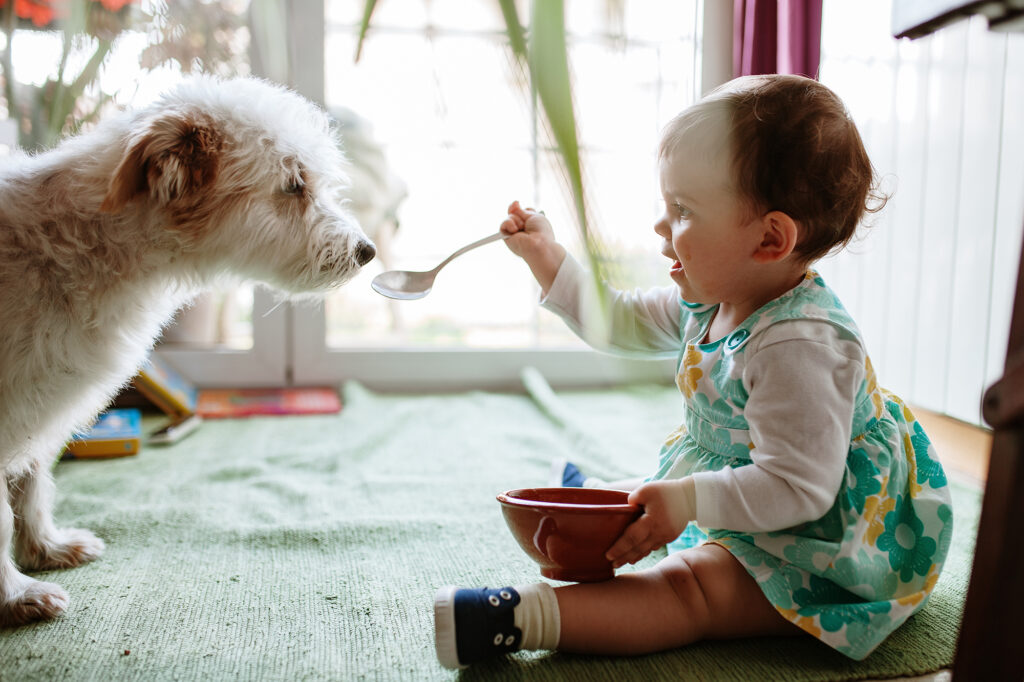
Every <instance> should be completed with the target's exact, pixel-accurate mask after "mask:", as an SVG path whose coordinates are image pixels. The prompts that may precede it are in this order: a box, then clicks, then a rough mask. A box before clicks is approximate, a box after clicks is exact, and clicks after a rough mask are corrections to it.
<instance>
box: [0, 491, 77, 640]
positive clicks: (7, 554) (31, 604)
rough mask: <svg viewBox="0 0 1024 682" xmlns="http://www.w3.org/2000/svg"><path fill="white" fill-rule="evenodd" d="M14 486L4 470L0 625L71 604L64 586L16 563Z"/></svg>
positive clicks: (51, 615)
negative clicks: (29, 573)
mask: <svg viewBox="0 0 1024 682" xmlns="http://www.w3.org/2000/svg"><path fill="white" fill-rule="evenodd" d="M10 488H11V482H10V481H9V480H8V479H7V478H6V477H5V476H4V475H3V473H0V626H10V625H22V624H23V623H31V622H32V621H37V620H45V619H48V618H54V617H56V616H59V615H60V614H61V613H63V612H64V609H66V608H67V606H68V595H67V592H65V591H64V590H63V589H61V587H60V585H56V584H54V583H44V582H42V581H39V580H33V579H32V578H30V577H28V576H27V575H24V574H23V573H21V572H20V571H19V570H18V569H17V567H16V566H15V565H14V561H13V559H12V557H11V545H12V544H13V542H14V527H15V526H14V512H13V510H12V509H11V495H10Z"/></svg>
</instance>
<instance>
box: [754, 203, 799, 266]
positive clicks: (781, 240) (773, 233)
mask: <svg viewBox="0 0 1024 682" xmlns="http://www.w3.org/2000/svg"><path fill="white" fill-rule="evenodd" d="M760 228H761V243H760V244H758V247H757V250H756V251H755V252H754V260H756V261H757V262H759V263H772V262H775V261H780V260H782V259H783V258H785V257H786V256H788V255H789V254H791V253H793V250H794V249H795V248H796V244H797V242H798V241H799V239H800V230H799V228H798V227H797V224H796V221H795V220H793V219H792V218H790V217H789V214H787V213H783V212H782V211H769V212H768V213H765V214H764V215H763V216H761V222H760Z"/></svg>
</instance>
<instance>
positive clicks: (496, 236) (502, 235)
mask: <svg viewBox="0 0 1024 682" xmlns="http://www.w3.org/2000/svg"><path fill="white" fill-rule="evenodd" d="M511 236H512V235H510V234H505V233H504V232H496V233H495V234H492V235H488V236H486V237H484V238H483V239H478V240H476V241H475V242H473V243H472V244H466V245H465V246H463V247H462V248H461V249H459V250H458V251H456V252H455V253H453V254H452V255H450V256H448V257H447V258H445V259H444V260H443V261H441V262H440V264H438V266H437V267H436V268H434V270H440V269H441V268H443V267H444V266H446V265H448V263H450V262H451V261H452V260H453V259H455V258H458V257H459V256H461V255H462V254H464V253H466V252H467V251H472V250H473V249H475V248H476V247H478V246H483V245H484V244H490V243H491V242H496V241H498V240H499V239H508V238H509V237H511Z"/></svg>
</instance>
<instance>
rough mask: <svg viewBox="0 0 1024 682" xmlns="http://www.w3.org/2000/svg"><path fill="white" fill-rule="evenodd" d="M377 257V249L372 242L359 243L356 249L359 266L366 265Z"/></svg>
mask: <svg viewBox="0 0 1024 682" xmlns="http://www.w3.org/2000/svg"><path fill="white" fill-rule="evenodd" d="M376 255H377V249H376V248H375V247H374V246H373V244H371V243H370V242H359V246H357V247H356V262H358V263H359V265H366V264H367V263H369V262H370V261H372V260H373V257H374V256H376Z"/></svg>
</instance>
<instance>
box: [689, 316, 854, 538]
mask: <svg viewBox="0 0 1024 682" xmlns="http://www.w3.org/2000/svg"><path fill="white" fill-rule="evenodd" d="M755 342H756V343H757V346H756V347H755V348H753V349H750V350H748V351H747V353H748V354H749V355H750V359H749V361H748V362H747V365H746V367H745V368H744V370H743V381H744V384H745V385H746V386H747V390H748V394H749V395H748V398H747V404H746V407H745V409H744V416H745V417H746V420H747V423H748V424H749V426H750V437H751V440H752V441H753V443H754V446H755V447H754V449H753V450H751V451H750V457H751V461H752V463H751V464H750V465H749V466H744V467H738V468H734V469H730V468H727V469H722V470H721V471H713V472H711V471H709V472H701V473H696V474H694V475H693V478H694V483H695V486H696V491H697V498H698V505H697V517H698V522H699V523H700V525H702V526H705V527H711V528H729V529H731V530H736V531H744V532H762V531H773V530H780V529H782V528H788V527H791V526H795V525H798V524H801V523H806V522H809V521H814V520H816V519H819V518H821V517H822V516H823V515H824V514H825V513H826V512H828V510H829V509H830V508H831V507H832V505H833V504H834V503H835V497H836V493H837V491H838V490H839V486H840V484H841V482H842V477H843V475H844V472H845V467H846V458H847V455H848V452H849V448H850V439H851V435H856V434H851V425H852V418H853V412H854V407H855V402H856V399H857V396H858V391H859V388H860V386H861V384H862V383H863V381H864V377H865V369H864V366H865V355H864V351H863V348H862V347H861V346H860V344H859V343H858V342H857V341H855V340H853V339H851V338H850V337H847V336H845V335H844V333H843V332H841V331H840V330H839V328H838V327H835V326H833V325H831V324H828V323H826V322H811V321H800V322H784V323H780V324H777V325H774V326H773V327H771V328H770V329H768V330H767V331H766V332H765V333H764V334H762V335H759V337H758V338H756V339H752V340H751V341H750V343H755Z"/></svg>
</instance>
